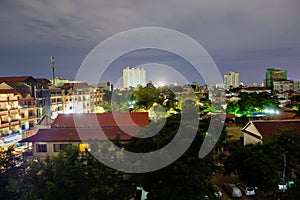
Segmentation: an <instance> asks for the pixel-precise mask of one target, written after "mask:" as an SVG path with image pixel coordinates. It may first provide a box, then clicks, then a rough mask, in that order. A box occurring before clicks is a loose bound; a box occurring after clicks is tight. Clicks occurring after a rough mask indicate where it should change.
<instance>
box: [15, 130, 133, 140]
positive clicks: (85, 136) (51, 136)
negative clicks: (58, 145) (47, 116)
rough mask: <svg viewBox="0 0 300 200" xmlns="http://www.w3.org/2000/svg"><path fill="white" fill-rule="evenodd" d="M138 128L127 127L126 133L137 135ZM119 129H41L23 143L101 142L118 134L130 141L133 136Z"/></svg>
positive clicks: (121, 138) (122, 138)
mask: <svg viewBox="0 0 300 200" xmlns="http://www.w3.org/2000/svg"><path fill="white" fill-rule="evenodd" d="M138 131H139V129H138V127H130V128H129V127H127V129H126V132H128V133H130V134H131V135H133V134H137V133H138ZM126 132H125V131H124V130H122V129H120V128H118V127H102V128H78V129H76V128H54V129H39V130H38V132H37V133H36V134H35V135H33V136H31V137H28V138H25V139H23V140H21V141H19V142H20V143H22V142H81V141H89V140H91V139H97V140H99V141H104V140H107V138H108V139H109V140H115V139H116V136H117V134H118V133H119V134H120V141H128V140H130V139H131V135H129V134H127V133H126Z"/></svg>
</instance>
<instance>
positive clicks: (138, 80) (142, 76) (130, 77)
mask: <svg viewBox="0 0 300 200" xmlns="http://www.w3.org/2000/svg"><path fill="white" fill-rule="evenodd" d="M138 85H141V86H146V71H145V69H144V68H140V67H134V68H133V67H132V68H130V67H126V68H124V69H123V87H124V88H129V87H136V86H138Z"/></svg>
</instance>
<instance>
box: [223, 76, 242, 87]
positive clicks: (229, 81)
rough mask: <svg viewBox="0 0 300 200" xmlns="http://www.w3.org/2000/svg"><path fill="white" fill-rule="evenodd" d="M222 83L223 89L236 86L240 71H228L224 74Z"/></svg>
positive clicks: (238, 84)
mask: <svg viewBox="0 0 300 200" xmlns="http://www.w3.org/2000/svg"><path fill="white" fill-rule="evenodd" d="M224 85H225V89H229V88H230V87H233V88H236V87H239V86H240V73H237V72H229V73H228V74H225V75H224Z"/></svg>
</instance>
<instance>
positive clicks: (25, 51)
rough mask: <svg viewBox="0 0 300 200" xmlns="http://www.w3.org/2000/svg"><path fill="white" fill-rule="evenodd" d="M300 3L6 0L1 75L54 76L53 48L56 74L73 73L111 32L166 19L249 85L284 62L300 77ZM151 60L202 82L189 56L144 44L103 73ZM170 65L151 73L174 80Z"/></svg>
mask: <svg viewBox="0 0 300 200" xmlns="http://www.w3.org/2000/svg"><path fill="white" fill-rule="evenodd" d="M270 5H272V6H270ZM170 7H171V8H172V9H168V8H170ZM299 8H300V1H298V0H286V1H274V0H265V1H260V0H253V1H249V2H247V3H245V2H242V1H239V0H227V1H221V0H202V1H200V2H199V1H197V0H189V1H187V2H183V1H179V0H172V1H170V0H158V1H154V2H139V3H137V2H136V1H134V0H127V1H126V2H123V1H122V2H119V1H109V2H107V1H104V0H99V1H96V2H95V1H90V0H87V1H84V2H76V3H74V2H70V1H67V0H61V1H49V2H36V1H2V2H1V6H0V19H1V32H0V43H1V46H0V60H1V62H0V69H1V76H16V75H32V76H34V77H45V78H48V79H51V77H52V73H51V60H50V57H51V56H54V57H55V65H56V71H55V75H56V76H62V77H65V78H66V79H75V77H76V73H77V71H78V69H79V68H80V66H81V63H82V62H83V61H84V59H85V58H86V56H87V55H88V54H89V53H90V52H91V51H92V50H93V49H94V48H95V47H96V46H97V45H98V44H99V43H101V42H103V41H105V40H106V39H107V38H109V37H111V36H114V35H115V34H118V33H120V32H123V31H127V30H130V29H133V28H142V27H162V28H167V29H171V30H175V31H178V32H180V33H182V34H185V35H187V36H189V37H191V38H192V39H194V40H195V41H196V42H198V43H199V44H201V45H202V46H203V47H204V49H205V50H206V51H207V52H208V54H209V55H210V56H211V58H212V60H213V61H214V62H215V64H216V66H217V67H218V68H219V71H220V72H221V74H222V76H224V74H227V73H228V72H229V71H235V72H238V73H240V80H241V82H243V83H245V84H246V85H251V84H253V83H257V84H261V83H262V82H263V81H264V77H265V70H266V69H267V68H271V67H280V68H281V69H285V70H287V72H288V73H287V76H288V79H289V80H300V67H299V65H300V54H299V52H300V40H299V35H300V24H299V20H298V19H299V18H300V12H299ZM166 10H168V12H165V11H166ZM154 13H155V14H154ZM162 39H163V40H165V41H170V38H163V37H162ZM129 42H131V43H135V42H136V41H129ZM174 43H176V42H174ZM109 51H110V52H114V47H113V46H111V47H109V48H108V49H107V55H108V56H109ZM189 53H190V54H191V55H194V54H197V53H198V52H189ZM149 63H158V64H162V65H165V66H170V67H172V68H174V69H176V70H177V71H178V72H180V73H182V74H184V77H185V78H186V79H187V80H188V81H190V82H192V81H197V82H199V83H203V79H202V78H201V76H199V75H197V74H196V73H195V70H193V69H192V67H191V66H190V64H189V63H187V62H186V61H184V60H180V59H178V58H175V56H174V55H173V54H169V53H166V52H159V51H147V50H145V51H144V50H142V51H139V52H132V53H129V54H128V55H122V56H120V58H118V59H117V60H116V61H115V62H114V63H112V64H111V66H110V68H111V69H110V70H108V71H107V73H106V75H105V79H106V80H104V81H110V82H114V83H116V82H117V81H118V80H119V79H120V78H121V75H122V71H121V70H122V68H124V67H126V66H127V65H133V66H135V65H138V66H139V65H144V64H149ZM101 67H103V66H101ZM156 69H157V67H156ZM169 71H170V70H168V69H167V68H165V69H164V70H163V71H161V70H159V71H156V72H153V73H151V74H149V77H148V78H149V79H148V80H153V81H155V82H160V80H159V79H164V80H162V81H164V82H166V83H171V82H174V81H173V79H175V80H176V78H173V77H172V76H170V75H169V74H168V73H167V72H169ZM162 75H164V77H162ZM168 75H169V76H168Z"/></svg>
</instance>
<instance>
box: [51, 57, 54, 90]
mask: <svg viewBox="0 0 300 200" xmlns="http://www.w3.org/2000/svg"><path fill="white" fill-rule="evenodd" d="M54 63H55V59H54V56H51V66H52V83H53V85H55V74H54V72H55V68H54Z"/></svg>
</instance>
